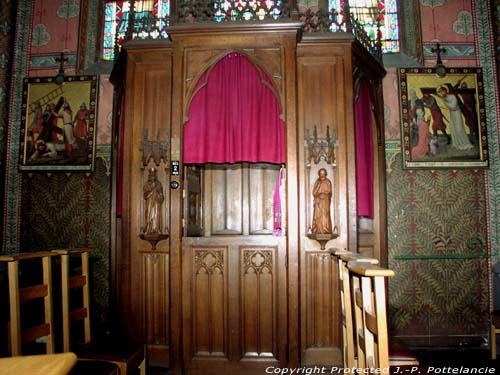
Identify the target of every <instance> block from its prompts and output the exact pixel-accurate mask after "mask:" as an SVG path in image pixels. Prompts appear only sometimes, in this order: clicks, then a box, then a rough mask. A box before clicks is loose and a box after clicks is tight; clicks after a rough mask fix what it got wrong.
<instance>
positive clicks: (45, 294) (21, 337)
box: [0, 252, 54, 356]
mask: <svg viewBox="0 0 500 375" xmlns="http://www.w3.org/2000/svg"><path fill="white" fill-rule="evenodd" d="M53 255H54V254H52V253H51V252H37V253H26V254H17V255H1V256H0V262H7V268H8V271H7V273H8V279H9V302H10V323H9V326H10V332H9V336H10V340H9V345H10V353H11V355H12V356H20V355H21V354H22V346H23V344H28V343H33V342H34V341H35V340H37V339H40V338H42V337H45V352H46V353H47V354H53V353H54V336H53V334H52V332H53V317H52V295H51V294H52V273H51V262H50V258H51V257H52V256H53ZM24 260H26V261H27V260H31V261H33V262H39V263H40V262H41V268H42V273H41V274H42V282H41V283H38V284H35V285H30V286H26V287H24V288H20V286H19V262H20V261H24ZM40 298H43V305H44V318H43V322H42V323H41V324H38V325H36V326H33V327H30V328H25V329H22V327H23V325H22V324H21V304H23V303H26V302H28V301H33V300H36V299H40Z"/></svg>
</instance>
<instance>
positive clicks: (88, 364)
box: [0, 252, 119, 375]
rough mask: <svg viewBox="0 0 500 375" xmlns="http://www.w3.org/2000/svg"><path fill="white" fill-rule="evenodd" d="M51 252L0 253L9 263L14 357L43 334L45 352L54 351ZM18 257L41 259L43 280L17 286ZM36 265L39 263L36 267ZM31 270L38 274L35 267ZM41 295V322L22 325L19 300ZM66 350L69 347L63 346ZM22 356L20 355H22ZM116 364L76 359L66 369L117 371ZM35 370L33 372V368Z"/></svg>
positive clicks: (99, 374)
mask: <svg viewBox="0 0 500 375" xmlns="http://www.w3.org/2000/svg"><path fill="white" fill-rule="evenodd" d="M54 255H56V254H55V253H53V252H33V253H25V254H16V255H2V256H0V262H7V264H8V271H7V273H8V279H9V302H10V322H9V325H10V335H9V336H10V344H9V345H10V354H11V355H12V356H13V357H17V356H21V355H22V351H23V346H24V345H26V344H29V343H33V342H34V341H35V340H36V339H39V338H42V337H43V338H45V350H44V352H45V354H48V355H53V354H54V353H55V340H54V334H53V332H54V328H53V327H54V324H53V308H52V264H51V257H53V256H54ZM20 261H31V262H33V263H34V262H38V263H40V261H41V268H42V270H41V271H42V272H41V275H42V282H41V283H38V284H34V285H30V286H26V287H23V288H20V283H19V263H20ZM37 268H39V267H37ZM30 271H33V273H36V274H39V272H36V271H35V270H31V269H30ZM40 298H43V305H44V317H43V322H42V323H41V324H38V325H36V326H34V327H30V328H26V329H22V327H23V324H22V322H21V316H22V314H21V304H23V303H26V302H28V301H32V300H36V299H40ZM65 351H67V352H69V350H65ZM21 358H22V357H21ZM118 371H119V368H118V366H116V365H114V364H112V363H110V362H104V361H77V362H76V365H75V366H74V367H73V369H71V371H70V372H69V374H70V375H84V374H94V375H119V372H118ZM33 373H35V372H33Z"/></svg>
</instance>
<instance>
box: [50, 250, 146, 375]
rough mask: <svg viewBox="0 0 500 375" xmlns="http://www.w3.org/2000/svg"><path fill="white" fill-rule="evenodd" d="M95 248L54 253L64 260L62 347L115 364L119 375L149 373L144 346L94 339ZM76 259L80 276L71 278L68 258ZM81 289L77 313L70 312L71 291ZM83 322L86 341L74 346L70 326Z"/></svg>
mask: <svg viewBox="0 0 500 375" xmlns="http://www.w3.org/2000/svg"><path fill="white" fill-rule="evenodd" d="M93 250H94V249H93V248H91V247H83V248H74V249H61V250H53V254H57V255H59V256H60V258H61V291H62V317H63V348H64V350H65V351H69V350H73V351H75V353H76V354H77V355H78V358H81V359H97V360H103V361H108V362H112V363H114V364H116V365H117V366H118V367H119V368H120V374H121V375H126V374H129V373H136V371H137V370H139V371H140V375H145V374H146V356H145V346H144V344H142V343H130V342H128V341H127V340H126V339H124V338H123V337H121V336H120V337H118V338H115V337H113V336H112V335H109V336H105V337H99V338H98V339H96V340H92V334H91V327H90V305H89V299H90V298H89V278H90V273H89V254H90V253H91V252H92V251H93ZM70 256H75V257H77V258H79V259H80V264H81V273H80V274H79V275H74V276H70V273H69V258H70ZM73 289H81V290H82V293H81V294H82V301H81V304H79V305H80V306H81V307H78V308H76V309H74V310H71V309H70V291H71V290H73ZM82 320H83V323H84V324H83V331H84V332H83V333H84V334H83V339H84V342H83V343H81V345H73V346H72V344H75V343H72V342H71V341H72V340H71V326H72V325H73V323H75V322H78V321H82Z"/></svg>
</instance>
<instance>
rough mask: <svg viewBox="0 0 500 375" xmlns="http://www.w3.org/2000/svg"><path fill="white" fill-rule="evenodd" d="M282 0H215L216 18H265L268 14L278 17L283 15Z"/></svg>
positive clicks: (219, 20) (231, 19)
mask: <svg viewBox="0 0 500 375" xmlns="http://www.w3.org/2000/svg"><path fill="white" fill-rule="evenodd" d="M281 3H282V2H281V1H280V0H277V1H274V0H264V1H241V0H240V1H234V0H233V1H231V0H215V1H214V7H215V20H216V21H218V22H221V21H224V20H230V21H237V20H245V21H249V20H252V19H258V20H263V19H264V18H266V17H267V16H271V17H272V18H274V19H278V18H280V16H281V13H282V9H281V6H282V4H281Z"/></svg>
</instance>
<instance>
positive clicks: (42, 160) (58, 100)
mask: <svg viewBox="0 0 500 375" xmlns="http://www.w3.org/2000/svg"><path fill="white" fill-rule="evenodd" d="M97 99H98V79H97V76H66V77H64V82H62V84H57V83H56V82H55V80H54V78H53V77H43V78H42V77H34V78H25V79H24V90H23V113H22V116H21V118H22V124H21V147H20V155H19V169H20V170H21V171H37V170H47V171H92V170H93V166H94V154H95V136H96V111H97Z"/></svg>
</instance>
